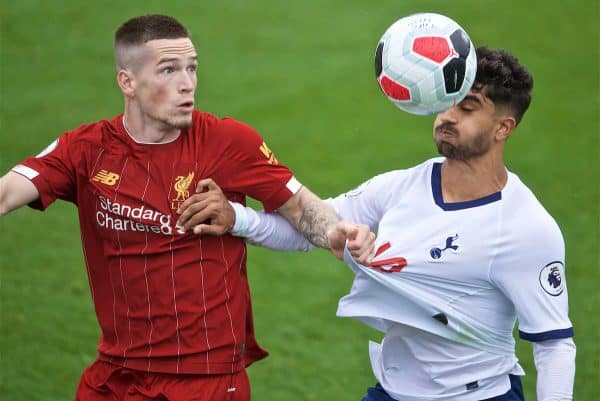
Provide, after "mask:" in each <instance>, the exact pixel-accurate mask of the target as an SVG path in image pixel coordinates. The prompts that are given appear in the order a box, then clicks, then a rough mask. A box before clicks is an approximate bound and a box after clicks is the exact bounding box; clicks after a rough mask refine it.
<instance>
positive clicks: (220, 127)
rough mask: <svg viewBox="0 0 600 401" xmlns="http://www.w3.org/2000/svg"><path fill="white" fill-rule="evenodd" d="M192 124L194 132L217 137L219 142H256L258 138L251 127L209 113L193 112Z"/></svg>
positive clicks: (229, 118)
mask: <svg viewBox="0 0 600 401" xmlns="http://www.w3.org/2000/svg"><path fill="white" fill-rule="evenodd" d="M193 122H194V126H195V129H196V130H199V131H201V132H203V133H206V134H209V135H211V136H212V135H214V136H218V137H219V139H221V140H223V139H228V138H235V139H236V140H243V139H247V140H256V139H258V138H260V135H259V134H258V132H257V131H256V130H255V129H254V128H253V127H251V126H250V125H248V124H246V123H244V122H241V121H239V120H237V119H235V118H232V117H217V116H216V115H214V114H212V113H209V112H204V111H200V110H195V111H194V114H193Z"/></svg>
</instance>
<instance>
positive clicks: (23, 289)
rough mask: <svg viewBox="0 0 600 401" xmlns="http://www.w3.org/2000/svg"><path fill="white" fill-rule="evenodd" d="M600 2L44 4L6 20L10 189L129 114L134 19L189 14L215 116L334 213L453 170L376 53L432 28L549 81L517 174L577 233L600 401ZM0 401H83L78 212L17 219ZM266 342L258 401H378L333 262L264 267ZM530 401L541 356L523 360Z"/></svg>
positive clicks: (254, 272)
mask: <svg viewBox="0 0 600 401" xmlns="http://www.w3.org/2000/svg"><path fill="white" fill-rule="evenodd" d="M598 4H599V3H598V1H595V0H586V1H577V2H561V1H557V0H554V1H537V0H535V1H527V2H522V1H516V0H508V1H506V0H505V1H497V0H489V1H475V0H472V1H468V0H462V1H461V0H455V1H452V2H447V1H416V0H415V1H398V0H393V1H391V0H381V1H377V2H369V1H365V0H363V1H359V0H323V1H318V0H304V1H302V2H283V1H268V0H257V1H242V0H221V1H218V2H217V1H211V2H208V1H206V2H205V1H172V2H164V1H157V0H146V1H129V2H124V1H116V0H115V1H101V0H99V1H95V2H75V1H72V2H67V1H53V2H49V1H48V2H46V1H41V0H40V1H32V0H19V1H18V2H3V4H2V6H1V7H0V18H1V19H0V40H1V42H0V79H1V82H0V85H1V86H0V135H1V142H0V172H1V173H2V174H3V173H4V172H6V171H7V170H8V169H10V168H11V167H12V166H13V165H14V164H16V163H18V162H19V161H20V160H22V159H23V158H24V157H26V156H27V155H31V154H37V153H38V152H39V151H40V150H42V149H43V148H44V147H45V146H46V145H47V144H49V143H50V142H51V141H52V140H53V139H54V138H55V137H56V136H58V134H60V133H61V132H63V131H66V130H68V129H71V128H74V127H75V126H77V125H79V124H80V123H83V122H90V121H95V120H98V119H101V118H109V117H112V116H114V115H116V114H118V113H120V112H121V110H122V99H121V95H120V93H119V91H118V88H117V86H116V84H115V72H114V67H113V58H112V50H111V46H112V36H113V33H114V30H115V28H116V27H117V26H118V25H119V24H120V23H121V22H123V21H124V20H125V19H127V18H129V17H132V16H135V15H140V14H148V13H154V12H161V13H167V14H171V15H173V16H175V17H177V18H178V19H180V20H181V21H182V22H183V23H184V24H185V25H186V26H187V27H188V28H189V29H190V31H191V33H192V38H193V40H194V42H195V44H196V47H197V50H198V53H199V63H200V66H199V76H198V78H199V85H198V90H197V96H196V102H197V105H198V106H199V107H200V108H201V109H203V110H207V111H211V112H213V113H215V114H217V115H220V116H225V115H230V116H233V117H235V118H237V119H240V120H242V121H245V122H247V123H249V124H251V125H253V126H254V127H255V128H257V129H258V130H259V132H261V133H262V135H263V136H264V137H265V139H266V140H267V142H268V144H269V146H270V147H271V149H273V150H274V151H275V153H276V155H277V157H278V159H279V160H280V161H282V162H284V163H285V164H287V165H288V166H289V167H291V168H292V169H293V170H294V172H295V173H296V175H297V177H298V178H299V179H300V180H301V182H303V183H304V184H306V185H308V187H310V188H311V189H312V190H313V191H315V192H316V193H318V194H320V195H321V196H324V197H326V196H331V195H335V194H338V193H340V192H343V191H346V190H348V189H350V188H352V187H354V186H356V185H357V184H358V183H360V182H362V181H364V180H365V179H367V178H369V177H371V176H373V175H375V174H377V173H380V172H383V171H387V170H392V169H396V168H404V167H408V166H411V165H414V164H416V163H418V162H420V161H422V160H424V159H426V158H429V157H431V156H434V155H435V150H434V146H432V140H431V125H432V122H433V117H417V116H413V115H409V114H406V113H403V112H401V111H399V110H397V109H396V108H395V107H394V106H393V105H392V104H391V103H390V102H389V101H388V100H386V99H385V97H384V96H383V95H382V94H381V93H380V91H379V88H378V86H377V84H376V82H375V79H374V76H373V75H374V74H373V60H372V59H373V53H374V49H375V46H376V44H377V41H378V39H379V37H380V36H381V34H382V33H383V32H384V31H385V29H386V28H387V27H388V26H389V25H390V24H391V23H392V22H394V21H395V20H396V19H398V18H399V17H401V16H404V15H407V14H410V13H413V12H417V11H434V12H438V13H442V14H446V15H448V16H450V17H452V18H454V19H455V20H457V21H458V22H459V23H460V24H461V25H462V26H463V27H464V28H465V29H466V30H467V31H468V33H469V34H470V36H471V38H472V40H473V41H474V42H475V44H476V45H482V44H487V45H489V46H491V47H504V48H507V49H509V50H510V51H511V52H513V53H514V54H515V55H517V56H518V57H519V59H520V61H522V62H523V63H524V64H525V65H527V66H528V67H529V69H530V70H531V72H532V73H533V75H534V78H535V88H534V93H533V103H532V106H531V108H530V110H529V111H528V113H527V115H526V116H525V118H524V120H523V123H522V124H521V125H520V126H519V129H518V130H517V133H516V135H514V136H513V137H512V138H511V139H510V141H509V143H508V147H507V152H506V154H507V164H508V166H509V168H510V169H511V170H513V171H514V172H516V173H517V174H518V175H519V176H520V177H521V178H522V180H523V181H524V182H525V183H526V184H527V185H529V186H530V188H531V189H532V190H533V191H534V192H535V193H536V195H537V196H538V198H539V199H540V200H541V201H542V203H543V204H544V205H545V206H546V208H547V209H548V210H549V212H550V213H551V214H552V215H553V216H554V217H555V218H556V220H557V221H558V223H559V225H560V226H561V228H562V230H563V234H564V236H565V240H566V243H567V277H568V282H569V295H570V308H571V318H572V321H573V323H574V326H575V333H576V336H575V341H576V343H577V347H578V354H577V377H576V386H575V399H576V400H581V401H592V400H597V399H598V394H599V390H600V385H599V384H598V383H600V380H599V379H600V374H599V372H600V364H599V358H600V348H599V345H598V344H599V341H600V338H599V333H600V319H599V318H598V315H597V313H596V312H597V310H598V309H597V308H598V306H599V302H598V301H599V298H598V285H599V283H600V274H599V267H600V266H599V265H600V263H599V261H600V253H599V250H598V249H599V248H598V247H599V245H600V244H599V241H598V232H599V229H598V228H599V223H600V219H599V204H600V202H599V182H600V180H599V174H598V172H597V171H598V167H597V164H598V154H599V153H598V150H599V147H598V145H599V136H600V131H599V126H598V121H599V115H598V114H599V101H600V99H599V79H598V77H599V67H598V61H599V31H598V25H597V22H598V20H599V11H598ZM0 238H1V239H0V267H1V269H0V272H1V276H0V308H1V309H0V321H1V327H0V333H1V336H0V358H1V359H0V398H1V399H2V400H6V401H8V400H29V401H33V400H45V401H50V400H70V399H72V397H73V394H74V389H75V386H76V384H77V381H78V379H79V376H80V374H81V372H82V370H83V369H84V367H85V366H86V365H88V364H89V363H91V362H92V360H93V359H94V358H95V355H96V351H95V347H96V342H97V337H98V328H97V323H96V319H95V314H94V311H93V309H92V306H91V297H90V295H89V289H88V283H87V278H86V273H85V268H84V266H83V259H82V254H81V246H80V244H79V232H78V224H77V218H76V214H75V210H74V207H73V206H72V205H69V204H65V203H63V202H57V203H56V204H55V205H54V206H53V207H52V208H50V209H49V210H48V211H47V212H45V213H44V215H42V214H40V213H39V212H36V211H33V210H31V209H28V208H24V209H21V210H19V211H16V212H14V213H12V214H10V215H8V216H6V217H5V218H2V219H1V220H0ZM249 254H250V255H249V270H250V275H251V286H252V291H253V297H254V298H253V302H254V308H255V319H256V326H257V335H258V338H259V340H260V341H261V343H262V345H263V346H265V347H266V348H268V349H269V350H270V351H271V356H270V357H269V358H268V359H266V360H265V361H263V362H260V363H258V364H256V365H254V366H252V367H251V368H250V376H251V380H252V386H253V400H257V401H263V400H264V401H271V400H273V401H279V400H281V401H301V400H306V401H308V400H332V401H335V400H360V399H361V398H362V396H363V395H364V394H365V390H366V388H367V387H368V386H371V385H373V384H374V382H375V379H374V378H373V377H372V373H371V370H370V366H369V360H368V355H367V354H368V352H367V342H368V340H369V339H373V340H379V339H380V337H381V336H380V334H379V333H377V332H375V331H373V330H370V329H368V328H366V327H364V326H363V325H361V324H360V323H358V322H355V321H352V320H348V319H339V318H336V317H335V310H336V306H337V300H338V299H339V298H340V297H341V296H342V295H344V294H345V293H346V292H347V291H348V290H349V287H350V284H351V280H352V276H351V273H350V271H349V270H348V269H347V268H346V267H345V266H344V265H343V264H342V263H341V262H338V261H336V260H335V259H334V258H333V257H331V256H330V255H329V254H328V253H326V252H325V251H316V252H314V253H312V254H284V253H274V252H271V251H267V250H263V249H258V248H251V249H250V252H249ZM518 354H519V358H520V359H521V361H522V364H523V366H524V367H525V369H526V371H527V373H528V374H527V376H525V378H524V385H525V388H526V394H527V397H528V399H529V400H534V399H535V369H534V366H533V362H532V358H531V345H530V344H528V343H525V342H519V344H518Z"/></svg>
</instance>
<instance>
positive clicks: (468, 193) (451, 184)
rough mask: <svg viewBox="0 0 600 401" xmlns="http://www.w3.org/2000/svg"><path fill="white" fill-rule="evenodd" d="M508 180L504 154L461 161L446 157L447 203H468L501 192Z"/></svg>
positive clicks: (443, 178)
mask: <svg viewBox="0 0 600 401" xmlns="http://www.w3.org/2000/svg"><path fill="white" fill-rule="evenodd" d="M507 180H508V173H507V171H506V167H505V166H504V161H503V159H502V157H501V156H500V157H491V155H489V154H488V155H486V156H484V157H481V158H477V159H472V160H467V161H461V160H450V159H446V160H445V161H444V164H443V165H442V171H441V186H442V196H443V198H444V202H466V201H470V200H475V199H480V198H483V197H484V196H488V195H491V194H494V193H496V192H499V191H501V190H502V189H503V188H504V186H505V185H506V182H507Z"/></svg>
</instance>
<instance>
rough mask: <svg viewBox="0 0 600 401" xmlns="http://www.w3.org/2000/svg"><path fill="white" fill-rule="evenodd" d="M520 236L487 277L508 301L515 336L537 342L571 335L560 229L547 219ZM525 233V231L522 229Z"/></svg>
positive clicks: (535, 224) (533, 224)
mask: <svg viewBox="0 0 600 401" xmlns="http://www.w3.org/2000/svg"><path fill="white" fill-rule="evenodd" d="M549 220H550V221H547V222H546V223H545V224H542V223H534V222H529V223H528V224H530V225H532V226H533V227H534V228H533V229H530V230H528V232H525V233H522V235H521V236H520V239H519V241H518V243H519V247H518V249H516V250H515V251H514V252H509V253H510V254H511V256H509V257H508V259H506V260H504V261H503V262H502V263H495V264H494V265H493V266H492V268H491V270H490V278H491V279H492V281H493V282H494V283H495V284H496V285H498V286H499V288H500V289H501V291H502V292H503V293H504V294H505V295H506V296H507V297H508V298H509V299H510V300H511V301H512V303H513V305H514V307H515V311H516V314H517V319H518V321H519V336H520V337H521V338H523V339H525V340H529V341H533V342H538V341H545V340H552V339H559V338H568V337H572V336H573V326H572V324H571V321H570V320H569V316H568V314H569V301H568V294H567V281H566V275H565V245H564V241H563V237H562V234H561V232H560V229H559V228H558V226H557V225H556V223H555V222H554V220H552V219H549ZM524 231H525V230H524Z"/></svg>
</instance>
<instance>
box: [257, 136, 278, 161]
mask: <svg viewBox="0 0 600 401" xmlns="http://www.w3.org/2000/svg"><path fill="white" fill-rule="evenodd" d="M259 149H260V151H261V153H262V154H263V155H265V157H266V158H267V160H268V163H269V164H279V162H278V161H277V159H276V158H275V155H274V154H273V152H272V151H271V149H269V147H268V146H267V144H266V142H264V141H263V143H262V145H260V148H259Z"/></svg>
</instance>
